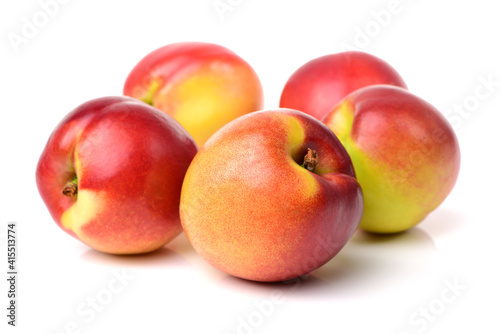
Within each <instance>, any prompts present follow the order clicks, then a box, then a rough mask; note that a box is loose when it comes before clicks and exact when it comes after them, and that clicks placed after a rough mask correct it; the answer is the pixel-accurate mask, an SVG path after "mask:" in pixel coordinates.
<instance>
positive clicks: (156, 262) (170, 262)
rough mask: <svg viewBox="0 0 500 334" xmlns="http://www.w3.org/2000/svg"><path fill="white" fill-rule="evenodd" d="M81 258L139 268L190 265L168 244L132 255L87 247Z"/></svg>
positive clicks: (100, 263) (115, 265)
mask: <svg viewBox="0 0 500 334" xmlns="http://www.w3.org/2000/svg"><path fill="white" fill-rule="evenodd" d="M174 240H175V239H174ZM174 240H173V241H174ZM173 241H172V242H173ZM81 259H82V260H84V261H87V262H92V263H94V264H99V265H104V266H114V267H132V268H141V269H144V268H158V267H164V268H167V267H169V266H190V263H189V262H188V261H187V260H186V259H185V258H184V257H183V256H182V255H180V253H178V252H177V251H175V250H173V249H171V248H170V245H169V244H167V245H166V246H164V247H162V248H160V249H158V250H155V251H153V252H149V253H145V254H134V255H114V254H107V253H103V252H99V251H97V250H94V249H89V250H87V251H86V252H84V253H82V255H81Z"/></svg>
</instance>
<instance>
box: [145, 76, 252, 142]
mask: <svg viewBox="0 0 500 334" xmlns="http://www.w3.org/2000/svg"><path fill="white" fill-rule="evenodd" d="M216 71H220V73H219V72H216V73H214V72H213V70H212V69H208V70H205V71H200V72H199V73H198V74H196V75H192V76H190V77H188V78H187V79H186V80H184V81H183V82H180V83H179V84H178V85H174V84H172V85H166V86H165V87H163V88H162V90H161V91H160V92H159V93H158V94H157V95H156V98H155V99H154V101H153V105H155V106H156V107H157V108H159V109H161V110H163V111H165V112H167V113H168V114H169V115H171V116H172V117H174V118H175V119H176V120H177V121H178V122H179V123H180V124H181V125H182V126H183V127H184V128H185V129H186V130H187V131H188V132H189V134H190V135H191V136H192V137H193V139H194V140H195V142H196V143H197V144H198V146H200V147H201V145H203V144H204V143H205V141H207V140H208V138H210V136H211V135H212V134H213V133H215V132H216V131H217V130H218V129H219V128H221V127H222V126H223V125H224V124H226V123H229V122H230V121H232V120H233V119H235V118H237V117H238V116H241V115H243V114H246V113H248V112H251V111H255V109H256V108H258V107H256V106H254V103H255V102H254V100H255V97H254V96H253V93H252V92H248V89H247V88H246V86H245V85H246V84H240V82H242V81H244V80H247V79H248V78H246V77H239V76H238V74H237V71H236V70H234V69H233V70H231V69H216ZM218 73H219V74H218Z"/></svg>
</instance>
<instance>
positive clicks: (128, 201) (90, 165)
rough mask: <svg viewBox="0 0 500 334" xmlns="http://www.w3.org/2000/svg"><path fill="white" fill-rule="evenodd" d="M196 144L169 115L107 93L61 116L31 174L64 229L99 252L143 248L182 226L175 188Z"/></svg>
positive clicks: (154, 245)
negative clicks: (33, 175)
mask: <svg viewBox="0 0 500 334" xmlns="http://www.w3.org/2000/svg"><path fill="white" fill-rule="evenodd" d="M196 152H197V148H196V145H195V143H194V141H193V140H192V138H191V137H190V136H189V134H188V133H187V132H186V131H185V130H184V129H183V128H182V127H181V126H180V125H179V124H178V123H177V122H176V121H175V120H173V119H172V118H170V117H169V116H167V115H165V114H163V113H162V112H160V111H158V110H156V109H154V108H153V107H151V106H148V105H147V104H145V103H143V102H141V101H138V100H135V99H132V98H129V97H105V98H100V99H95V100H91V101H89V102H86V103H84V104H82V105H80V106H79V107H77V108H76V109H74V110H73V111H72V112H71V113H69V114H68V115H67V116H66V117H65V118H64V119H63V120H62V121H61V122H60V123H59V125H58V126H57V127H56V129H55V130H54V132H53V133H52V135H51V136H50V138H49V140H48V142H47V144H46V147H45V149H44V150H43V152H42V155H41V157H40V159H39V162H38V166H37V170H36V181H37V186H38V190H39V192H40V195H41V197H42V199H43V200H44V202H45V204H46V206H47V208H48V209H49V212H50V214H51V215H52V218H53V219H54V221H55V222H56V223H57V224H58V225H59V227H61V228H62V229H63V230H64V231H66V232H67V233H69V234H70V235H72V236H74V237H76V238H78V239H80V240H81V241H82V242H84V243H86V244H87V245H89V246H90V247H93V248H95V249H97V250H99V251H102V252H107V253H113V254H134V253H144V252H149V251H153V250H155V249H158V248H159V247H161V246H163V245H164V244H165V243H166V242H168V241H169V240H171V239H173V238H174V237H175V236H177V235H178V234H179V233H180V232H181V231H182V228H181V225H180V220H179V214H178V210H179V199H180V190H181V186H182V181H183V178H184V174H185V172H186V170H187V168H188V166H189V163H190V162H191V160H192V158H193V157H194V155H195V154H196ZM68 185H69V186H68ZM63 190H64V192H66V195H68V196H65V195H64V194H63ZM75 190H77V191H76V193H75ZM72 195H73V196H72Z"/></svg>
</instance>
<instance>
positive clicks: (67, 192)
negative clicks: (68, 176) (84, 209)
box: [62, 180, 78, 197]
mask: <svg viewBox="0 0 500 334" xmlns="http://www.w3.org/2000/svg"><path fill="white" fill-rule="evenodd" d="M62 193H63V195H64V196H67V197H75V196H76V195H77V194H78V184H77V183H76V181H74V180H73V181H69V182H67V183H66V184H65V185H64V188H63V190H62Z"/></svg>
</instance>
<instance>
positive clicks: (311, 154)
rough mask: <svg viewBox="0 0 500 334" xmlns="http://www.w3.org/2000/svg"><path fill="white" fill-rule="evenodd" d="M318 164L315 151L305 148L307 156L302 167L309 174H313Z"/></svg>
mask: <svg viewBox="0 0 500 334" xmlns="http://www.w3.org/2000/svg"><path fill="white" fill-rule="evenodd" d="M318 162H319V157H318V153H317V152H316V150H313V149H310V148H307V154H306V155H305V156H304V163H303V164H302V167H304V168H305V169H307V170H308V171H310V172H314V169H315V168H316V165H317V164H318Z"/></svg>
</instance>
